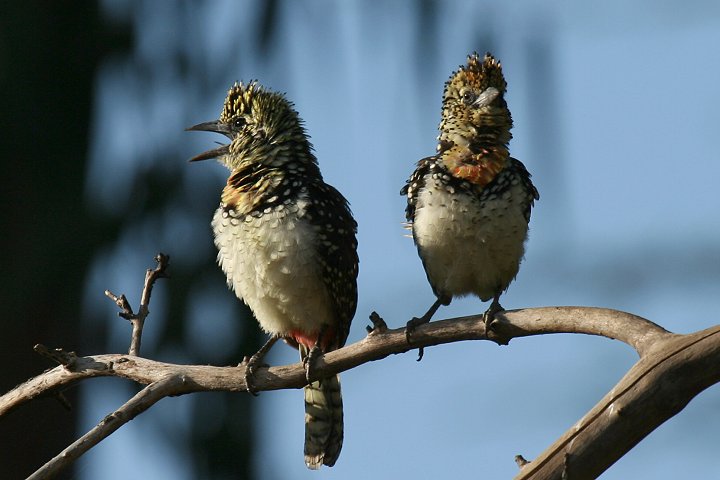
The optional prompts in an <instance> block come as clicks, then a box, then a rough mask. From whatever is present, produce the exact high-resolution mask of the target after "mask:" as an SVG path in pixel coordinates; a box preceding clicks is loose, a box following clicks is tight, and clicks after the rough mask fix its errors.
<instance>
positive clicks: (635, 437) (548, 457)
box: [0, 307, 720, 479]
mask: <svg viewBox="0 0 720 480" xmlns="http://www.w3.org/2000/svg"><path fill="white" fill-rule="evenodd" d="M375 318H376V320H374V323H375V328H374V329H373V330H372V331H371V332H370V333H369V334H368V335H367V337H365V338H364V339H363V340H360V341H359V342H356V343H354V344H351V345H348V346H346V347H344V348H342V349H340V350H336V351H333V352H330V353H328V354H327V355H325V356H324V357H323V358H322V359H321V360H320V361H319V362H318V364H317V368H316V374H317V376H318V377H324V376H328V375H332V374H335V373H339V372H342V371H346V370H349V369H352V368H355V367H357V366H359V365H362V364H364V363H367V362H370V361H375V360H380V359H382V358H385V357H387V356H388V355H391V354H398V353H404V352H407V351H410V350H413V349H416V348H419V347H425V348H427V347H431V346H434V345H440V344H445V343H451V342H457V341H462V340H492V341H495V342H497V343H500V344H507V343H508V342H509V341H510V340H512V339H513V338H518V337H526V336H533V335H543V334H550V333H582V334H589V335H599V336H604V337H608V338H611V339H615V340H619V341H622V342H624V343H627V344H628V345H630V346H631V347H632V348H634V349H635V350H636V351H637V352H638V355H639V356H640V359H639V361H638V362H637V363H636V364H635V365H634V366H633V367H632V368H631V369H630V371H629V372H628V373H627V374H626V375H625V376H624V377H623V378H622V379H621V380H620V382H619V383H618V384H617V385H616V386H615V387H614V388H613V389H612V390H611V391H610V392H609V393H608V394H607V395H606V396H605V397H604V398H603V399H601V400H600V402H598V404H597V405H595V407H593V409H592V410H591V411H590V412H588V413H587V414H586V415H585V416H584V417H583V418H582V419H580V420H579V421H578V422H577V423H576V424H575V425H573V426H572V427H571V428H570V429H569V430H568V431H567V432H566V433H565V434H564V435H563V436H562V437H560V438H559V439H558V440H557V441H556V442H555V443H554V444H553V445H551V446H550V447H549V448H548V449H547V450H546V451H545V452H543V453H542V454H541V455H540V456H538V458H536V459H534V460H532V461H529V462H527V463H524V464H523V465H522V466H521V469H520V472H519V474H518V475H517V477H516V479H563V478H570V479H584V478H595V477H597V476H598V475H599V474H600V473H602V472H603V471H604V470H606V469H607V468H608V467H609V466H610V465H612V464H613V463H614V462H615V461H616V460H617V459H619V458H620V457H622V456H623V455H624V454H625V453H627V451H629V450H630V449H631V448H632V447H633V446H634V445H635V444H637V443H638V442H639V441H640V440H641V439H642V438H644V437H645V436H646V435H647V434H648V433H650V432H651V431H652V430H654V429H655V428H657V427H658V426H659V425H661V424H662V423H663V422H664V421H665V420H667V419H668V418H670V417H672V416H673V415H675V414H677V413H678V412H679V411H680V410H682V409H683V408H684V406H685V405H687V403H688V402H689V401H690V400H691V399H692V398H694V397H695V396H696V395H697V394H698V393H700V392H701V391H702V390H704V389H705V388H707V387H709V386H710V385H713V384H715V383H718V382H720V326H718V327H713V328H710V329H707V330H703V331H700V332H696V333H693V334H688V335H677V334H673V333H670V332H668V331H666V330H665V329H663V328H662V327H660V326H658V325H656V324H654V323H652V322H650V321H648V320H645V319H643V318H641V317H637V316H635V315H632V314H628V313H624V312H619V311H615V310H609V309H602V308H588V307H545V308H529V309H524V310H515V311H507V312H501V313H499V314H497V316H496V320H495V321H494V322H493V324H492V327H491V329H490V331H486V329H485V324H484V322H483V321H482V315H474V316H469V317H462V318H455V319H449V320H442V321H436V322H432V323H430V324H427V325H423V326H421V327H419V328H417V329H416V330H415V331H414V332H413V336H412V339H413V343H412V345H409V344H408V343H407V341H406V338H405V329H404V328H402V329H395V330H389V329H386V328H383V327H384V322H382V321H381V320H380V321H377V317H375ZM52 352H54V353H53V355H54V356H55V357H58V358H59V360H58V359H57V358H55V360H56V361H58V362H61V363H62V365H60V366H57V367H55V368H54V369H51V370H49V371H47V372H45V373H43V374H41V375H39V376H37V377H35V378H32V379H30V380H28V381H27V382H25V383H24V384H22V385H19V386H18V387H16V388H15V389H14V390H12V391H10V392H8V393H7V394H5V395H4V396H2V397H0V416H2V415H5V414H7V413H8V412H9V411H11V410H13V409H14V408H17V407H19V406H20V405H22V404H23V403H25V402H27V401H29V400H32V399H33V398H37V397H39V396H47V395H54V394H56V393H57V392H59V391H60V390H62V389H64V388H67V387H68V386H70V385H72V384H74V383H76V382H79V381H81V380H84V379H86V378H90V377H98V376H117V377H122V378H126V379H130V380H133V381H135V382H137V383H140V384H144V385H150V387H148V388H146V389H145V390H143V391H141V392H140V393H138V395H136V396H135V397H133V399H131V400H130V401H129V402H128V403H127V404H125V405H124V406H123V407H121V408H120V409H119V410H118V411H116V412H114V413H113V414H111V415H110V416H109V417H107V418H106V419H105V420H104V421H103V422H101V423H100V424H99V425H98V426H97V427H95V428H94V429H93V430H92V431H90V432H88V434H86V435H85V436H84V437H83V438H81V439H80V440H78V441H77V442H75V443H74V444H73V445H71V446H70V447H68V449H66V451H64V452H62V453H61V454H60V455H58V457H56V458H57V459H58V460H57V461H58V462H59V464H60V465H61V466H62V464H63V462H62V459H70V461H72V460H73V459H75V458H77V456H79V455H81V454H82V453H83V452H84V451H86V450H87V449H88V448H90V447H92V446H93V445H94V444H96V443H97V442H98V441H100V440H101V439H102V438H104V437H105V436H107V435H109V434H110V433H112V431H114V430H116V429H117V428H119V427H120V426H121V425H122V424H124V423H126V422H127V421H129V420H131V419H132V418H134V417H135V416H136V415H138V414H139V413H141V412H143V411H145V409H147V408H149V407H150V406H151V405H152V404H154V403H155V402H157V401H158V400H160V399H161V398H164V397H166V396H176V395H183V394H187V393H191V392H197V391H238V392H244V391H245V390H246V384H245V380H244V374H245V367H244V365H239V366H237V367H214V366H201V365H174V364H168V363H162V362H157V361H154V360H149V359H145V358H142V357H137V356H132V355H120V354H108V355H94V356H86V357H76V356H74V355H72V354H67V353H65V352H62V351H52ZM253 383H254V387H255V388H256V390H258V391H262V390H278V389H286V388H301V387H303V386H304V385H305V383H306V380H305V369H304V367H303V365H302V364H301V363H297V364H292V365H284V366H278V367H270V368H260V369H258V370H257V372H256V375H255V376H254V382H253ZM93 442H94V443H93ZM53 461H55V459H53ZM50 463H52V461H51V462H50ZM48 465H49V464H48ZM48 465H46V466H44V467H43V468H46V467H48ZM53 468H54V467H53ZM53 471H54V470H53ZM36 475H40V476H36V477H33V478H49V477H47V476H43V475H44V474H43V472H41V471H38V472H36Z"/></svg>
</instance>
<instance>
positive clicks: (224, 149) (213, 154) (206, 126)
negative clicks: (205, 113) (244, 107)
mask: <svg viewBox="0 0 720 480" xmlns="http://www.w3.org/2000/svg"><path fill="white" fill-rule="evenodd" d="M185 131H186V132H190V131H195V132H215V133H222V134H223V135H225V136H226V137H228V138H232V132H231V131H230V127H229V125H227V124H225V123H221V122H220V121H219V120H215V121H212V122H205V123H198V124H197V125H193V126H192V127H188V128H186V129H185ZM227 153H230V145H221V146H219V147H218V148H214V149H212V150H208V151H207V152H203V153H200V154H198V155H195V156H194V157H192V158H191V159H190V161H191V162H199V161H200V160H210V159H211V158H217V157H220V156H222V155H225V154H227Z"/></svg>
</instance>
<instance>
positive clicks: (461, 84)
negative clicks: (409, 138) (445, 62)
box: [438, 53, 512, 150]
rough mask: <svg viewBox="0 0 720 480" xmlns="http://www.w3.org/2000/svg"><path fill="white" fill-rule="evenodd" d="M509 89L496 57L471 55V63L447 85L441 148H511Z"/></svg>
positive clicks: (459, 71)
mask: <svg viewBox="0 0 720 480" xmlns="http://www.w3.org/2000/svg"><path fill="white" fill-rule="evenodd" d="M506 88H507V83H506V82H505V78H504V77H503V73H502V66H501V65H500V62H499V61H497V60H496V59H495V58H494V57H493V56H492V55H490V54H489V53H486V54H485V57H484V58H483V59H480V57H479V55H478V54H477V53H473V54H472V55H470V56H468V60H467V64H466V65H461V66H460V67H459V68H458V70H457V71H455V72H453V74H452V75H451V76H450V79H448V81H447V82H446V83H445V92H444V94H443V109H442V121H441V123H440V137H439V140H440V145H439V146H438V148H439V149H441V150H443V149H445V148H449V147H450V146H452V145H459V146H463V147H465V146H468V145H470V144H472V143H483V142H489V143H500V144H503V145H507V143H508V142H509V141H510V138H512V136H511V135H510V129H511V128H512V118H511V116H510V111H509V110H508V108H507V103H505V98H504V95H505V91H506Z"/></svg>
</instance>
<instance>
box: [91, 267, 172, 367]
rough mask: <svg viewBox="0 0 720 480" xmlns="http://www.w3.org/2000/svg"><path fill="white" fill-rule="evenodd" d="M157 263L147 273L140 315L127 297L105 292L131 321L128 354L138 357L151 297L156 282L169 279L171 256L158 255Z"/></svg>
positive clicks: (122, 314) (141, 298) (139, 310)
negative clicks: (168, 271) (134, 310)
mask: <svg viewBox="0 0 720 480" xmlns="http://www.w3.org/2000/svg"><path fill="white" fill-rule="evenodd" d="M155 262H156V263H157V266H156V267H155V268H154V269H148V270H147V272H145V284H144V286H143V291H142V295H141V297H140V308H139V309H138V313H133V310H132V307H131V306H130V302H128V299H127V298H126V297H125V295H124V294H123V295H120V296H117V295H115V294H114V293H112V292H111V291H110V290H105V296H106V297H108V298H109V299H110V300H112V301H113V302H115V304H116V305H117V306H118V308H119V309H120V312H118V315H120V316H121V317H122V318H124V319H126V320H129V321H130V324H131V325H132V337H131V340H130V349H129V350H128V354H130V355H134V356H138V355H140V343H141V342H142V332H143V327H144V326H145V319H146V318H147V316H148V314H149V313H150V308H149V307H150V295H152V289H153V286H154V285H155V281H156V280H157V279H158V278H167V276H168V275H167V273H166V272H167V268H168V265H169V264H170V256H169V255H166V254H164V253H158V254H157V255H155Z"/></svg>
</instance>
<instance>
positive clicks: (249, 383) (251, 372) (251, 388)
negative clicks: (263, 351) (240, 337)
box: [245, 356, 258, 397]
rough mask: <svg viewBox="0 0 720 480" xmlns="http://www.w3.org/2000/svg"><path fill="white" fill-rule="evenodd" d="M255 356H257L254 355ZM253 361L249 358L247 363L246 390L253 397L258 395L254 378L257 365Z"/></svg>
mask: <svg viewBox="0 0 720 480" xmlns="http://www.w3.org/2000/svg"><path fill="white" fill-rule="evenodd" d="M253 358H255V357H254V356H253ZM251 361H252V359H250V360H248V362H247V364H246V365H245V390H246V391H247V392H248V393H249V394H250V395H252V396H253V397H257V396H258V393H257V390H256V389H255V385H254V384H253V380H252V379H253V377H254V376H255V365H253V364H251V363H250V362H251Z"/></svg>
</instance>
